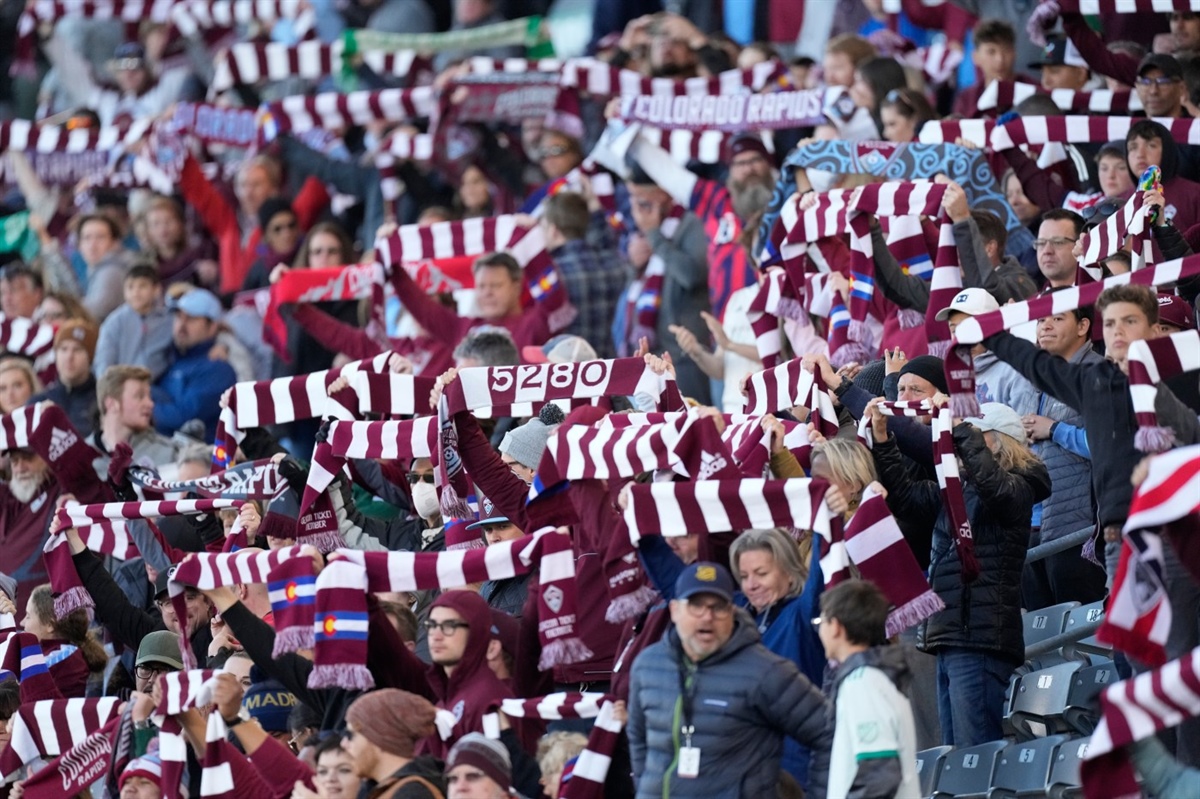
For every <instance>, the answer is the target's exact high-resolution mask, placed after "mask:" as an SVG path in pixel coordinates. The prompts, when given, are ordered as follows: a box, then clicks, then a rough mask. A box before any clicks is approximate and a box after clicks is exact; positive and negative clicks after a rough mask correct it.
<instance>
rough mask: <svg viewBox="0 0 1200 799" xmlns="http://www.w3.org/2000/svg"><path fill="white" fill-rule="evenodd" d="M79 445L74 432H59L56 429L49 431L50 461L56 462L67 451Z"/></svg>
mask: <svg viewBox="0 0 1200 799" xmlns="http://www.w3.org/2000/svg"><path fill="white" fill-rule="evenodd" d="M78 443H79V436H77V435H76V434H75V431H74V430H59V429H58V428H57V427H56V428H54V429H53V430H52V431H50V461H51V462H54V461H57V460H58V459H59V458H61V457H62V456H63V453H65V452H66V451H67V450H68V449H70V448H71V447H73V446H75V445H76V444H78Z"/></svg>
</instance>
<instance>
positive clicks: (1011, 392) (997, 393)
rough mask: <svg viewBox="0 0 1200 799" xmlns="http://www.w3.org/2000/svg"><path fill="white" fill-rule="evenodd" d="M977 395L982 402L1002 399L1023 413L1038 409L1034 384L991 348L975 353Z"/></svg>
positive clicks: (1035, 411) (1000, 400) (1004, 402)
mask: <svg viewBox="0 0 1200 799" xmlns="http://www.w3.org/2000/svg"><path fill="white" fill-rule="evenodd" d="M975 396H976V398H977V399H978V400H979V403H980V404H981V405H982V404H983V403H985V402H1000V403H1003V404H1005V405H1007V406H1008V407H1010V408H1012V409H1013V410H1014V411H1016V412H1017V413H1018V414H1020V415H1021V416H1024V415H1025V414H1027V413H1037V390H1036V389H1035V388H1034V387H1033V384H1032V383H1030V382H1029V381H1028V380H1026V379H1025V378H1024V377H1023V376H1022V375H1021V373H1020V372H1018V371H1017V370H1016V369H1014V368H1012V367H1011V366H1009V365H1008V364H1006V363H1005V362H1004V361H1002V360H1000V359H999V358H997V357H996V356H995V355H994V354H993V353H991V352H984V353H982V354H981V355H976V356H975Z"/></svg>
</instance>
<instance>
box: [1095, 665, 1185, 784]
mask: <svg viewBox="0 0 1200 799" xmlns="http://www.w3.org/2000/svg"><path fill="white" fill-rule="evenodd" d="M1197 715H1200V648H1196V649H1193V650H1192V651H1191V652H1190V653H1188V654H1187V655H1184V656H1183V657H1181V658H1179V659H1177V660H1172V661H1171V662H1170V663H1167V664H1165V665H1163V666H1162V667H1161V668H1157V669H1155V670H1154V671H1148V672H1143V673H1142V674H1139V675H1137V676H1136V677H1134V678H1133V679H1129V680H1124V681H1122V682H1119V683H1117V684H1116V685H1112V686H1110V687H1108V688H1106V689H1105V690H1104V693H1102V694H1101V695H1100V723H1099V724H1098V725H1097V726H1096V731H1095V732H1094V733H1092V737H1091V740H1090V741H1089V742H1088V745H1087V753H1086V755H1085V756H1084V760H1083V762H1082V763H1081V764H1080V775H1081V777H1082V779H1083V790H1084V795H1085V796H1097V797H1098V796H1104V797H1110V799H1132V797H1140V796H1142V795H1143V793H1142V791H1141V788H1140V787H1139V786H1138V782H1137V779H1136V778H1135V776H1134V772H1133V768H1132V766H1131V764H1130V762H1129V755H1128V753H1127V752H1126V750H1125V748H1124V747H1125V746H1126V745H1127V744H1131V743H1134V742H1135V741H1141V740H1144V739H1146V738H1149V737H1150V736H1151V735H1154V734H1155V733H1157V732H1159V731H1160V730H1165V729H1167V728H1169V727H1174V726H1176V725H1178V724H1179V723H1180V722H1182V721H1186V720H1187V719H1190V718H1194V717H1195V716H1197Z"/></svg>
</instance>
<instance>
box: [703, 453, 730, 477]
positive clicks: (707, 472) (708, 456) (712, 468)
mask: <svg viewBox="0 0 1200 799" xmlns="http://www.w3.org/2000/svg"><path fill="white" fill-rule="evenodd" d="M728 465H729V462H728V461H727V460H725V456H724V455H720V454H714V453H712V452H701V453H700V472H699V474H697V475H696V479H697V480H707V479H708V478H710V477H712V476H713V475H714V474H716V473H717V472H719V471H721V470H722V469H724V468H725V467H726V466H728Z"/></svg>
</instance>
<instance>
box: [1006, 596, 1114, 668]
mask: <svg viewBox="0 0 1200 799" xmlns="http://www.w3.org/2000/svg"><path fill="white" fill-rule="evenodd" d="M1102 618H1104V601H1103V600H1101V601H1099V602H1093V603H1091V604H1090V605H1080V606H1079V607H1077V608H1073V609H1072V610H1071V611H1070V612H1069V613H1067V621H1066V624H1065V625H1064V626H1063V632H1070V631H1071V629H1072V628H1074V627H1078V626H1079V625H1082V624H1091V623H1092V622H1096V621H1099V620H1100V619H1102ZM1026 646H1028V644H1026ZM1063 654H1064V655H1065V656H1066V657H1068V658H1070V659H1072V660H1084V659H1085V657H1086V656H1088V655H1103V656H1104V657H1106V658H1109V659H1111V658H1112V647H1111V646H1109V645H1108V644H1102V643H1100V642H1099V641H1097V640H1096V634H1095V633H1092V634H1091V635H1089V636H1087V637H1086V638H1082V639H1080V640H1078V641H1075V642H1072V643H1069V644H1064V645H1063Z"/></svg>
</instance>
